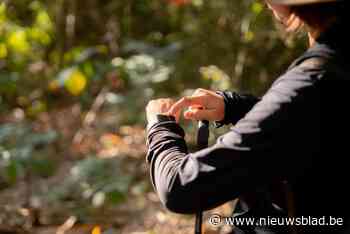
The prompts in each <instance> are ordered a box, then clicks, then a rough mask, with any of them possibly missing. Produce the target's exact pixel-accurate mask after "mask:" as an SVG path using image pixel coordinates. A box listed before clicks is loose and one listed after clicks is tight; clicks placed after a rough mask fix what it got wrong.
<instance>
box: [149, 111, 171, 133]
mask: <svg viewBox="0 0 350 234" xmlns="http://www.w3.org/2000/svg"><path fill="white" fill-rule="evenodd" d="M161 122H176V119H175V117H174V116H172V115H165V114H156V115H154V116H152V118H151V119H150V121H148V123H147V130H149V129H151V127H152V126H153V125H155V124H157V123H161Z"/></svg>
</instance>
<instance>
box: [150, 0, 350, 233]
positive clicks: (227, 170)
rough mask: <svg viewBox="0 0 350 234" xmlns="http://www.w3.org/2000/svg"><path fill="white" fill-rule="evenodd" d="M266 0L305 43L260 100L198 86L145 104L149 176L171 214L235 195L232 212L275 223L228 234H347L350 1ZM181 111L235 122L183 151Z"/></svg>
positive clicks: (188, 115)
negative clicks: (212, 139) (211, 140)
mask: <svg viewBox="0 0 350 234" xmlns="http://www.w3.org/2000/svg"><path fill="white" fill-rule="evenodd" d="M265 2H266V3H267V5H268V7H269V8H270V9H271V10H272V12H273V15H274V16H275V18H276V19H277V20H278V21H279V22H281V23H282V24H283V25H284V26H285V27H286V29H287V30H289V31H299V29H300V28H303V29H305V30H306V31H307V33H308V37H309V48H308V49H307V50H306V51H305V53H304V54H302V55H301V56H300V57H299V58H297V59H296V60H295V61H294V62H293V63H292V64H291V66H290V67H289V68H288V70H287V71H286V72H285V73H284V74H283V75H281V76H280V77H279V78H278V79H277V80H276V81H275V82H274V83H273V84H272V86H271V87H270V89H269V90H268V91H267V92H266V93H265V94H264V95H263V96H262V97H260V98H258V97H254V96H251V95H243V94H239V93H236V92H229V91H211V90H205V89H198V90H196V91H195V92H194V93H193V95H192V96H186V97H183V98H181V99H180V100H179V101H175V100H173V99H168V98H164V99H156V100H152V101H150V102H149V103H148V105H147V107H146V115H147V120H148V126H147V146H148V152H147V162H148V163H149V166H150V177H151V181H152V183H153V186H154V188H155V190H156V192H157V193H158V195H159V198H160V200H161V202H162V203H163V204H164V206H165V207H166V208H167V209H169V210H170V211H173V212H176V213H181V214H193V213H196V212H198V211H203V210H209V209H212V208H214V207H217V206H219V205H221V204H223V203H225V202H228V201H230V200H233V199H237V198H238V205H237V206H236V209H235V212H234V217H236V218H237V217H246V218H247V217H254V218H263V217H265V218H268V217H276V219H275V220H278V225H276V223H275V224H271V223H269V224H267V225H261V224H256V223H254V225H248V224H242V225H236V228H235V229H234V233H328V234H329V233H332V234H338V233H339V234H340V233H350V225H349V201H348V199H349V198H350V196H349V195H350V194H349V192H348V190H347V185H348V180H347V178H348V173H347V171H348V164H347V156H348V155H349V147H348V139H347V133H348V132H349V130H350V114H349V111H348V110H347V107H348V106H349V105H348V100H350V99H349V94H348V93H349V89H350V82H349V80H350V70H349V69H350V66H349V65H350V63H349V61H350V60H349V59H348V56H349V52H350V51H349V47H348V42H349V41H350V40H349V39H350V38H349V36H348V33H347V32H346V31H347V30H346V29H347V27H348V25H347V18H348V16H347V13H348V12H347V10H348V9H349V7H348V4H349V1H341V0H265ZM273 59H278V55H274V57H273ZM272 62H273V61H272ZM183 110H186V111H185V112H184V114H183V115H184V117H185V118H187V119H192V120H209V121H215V122H216V123H217V124H218V125H219V126H220V125H223V124H232V125H233V126H231V128H230V131H229V132H228V133H226V134H224V135H222V136H220V137H219V138H218V139H217V141H216V143H215V144H214V145H213V146H210V147H208V148H206V149H203V150H200V151H197V152H194V153H189V152H188V149H187V145H186V142H185V140H184V136H185V133H184V130H183V129H182V128H181V126H180V125H179V124H178V121H179V119H180V117H181V113H182V111H183ZM321 129H322V132H321ZM286 217H292V218H294V219H291V220H293V222H294V224H293V225H291V224H290V223H289V224H287V223H286V220H287V219H286ZM277 218H281V220H280V219H277ZM283 220H284V221H283ZM335 220H337V222H335Z"/></svg>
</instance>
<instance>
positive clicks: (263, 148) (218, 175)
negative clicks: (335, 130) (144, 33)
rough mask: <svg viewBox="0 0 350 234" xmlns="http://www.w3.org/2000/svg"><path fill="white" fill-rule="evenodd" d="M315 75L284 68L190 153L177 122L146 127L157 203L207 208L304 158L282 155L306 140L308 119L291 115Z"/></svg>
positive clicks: (309, 92)
mask: <svg viewBox="0 0 350 234" xmlns="http://www.w3.org/2000/svg"><path fill="white" fill-rule="evenodd" d="M319 76H320V73H319V71H309V72H306V71H301V70H300V69H298V68H296V69H293V70H291V71H289V72H288V73H286V74H285V75H284V76H282V77H281V78H279V79H278V80H277V82H275V83H274V84H273V86H272V87H271V88H270V90H269V91H268V92H267V93H266V94H265V95H264V96H263V97H262V99H261V100H260V101H259V102H258V103H257V104H256V105H255V106H254V107H253V108H252V109H251V110H250V111H249V112H248V113H247V114H246V115H245V117H244V118H243V119H241V120H240V121H239V122H238V123H237V124H236V125H235V126H234V127H232V128H231V131H229V132H228V133H227V134H225V135H223V136H221V137H219V138H218V139H217V141H216V143H215V144H214V145H213V146H211V147H209V148H207V149H204V150H201V151H198V152H195V153H189V152H188V150H187V147H186V142H185V140H184V131H183V129H182V128H181V127H180V126H179V125H178V124H176V123H175V122H172V121H169V122H162V123H158V124H155V125H154V126H153V127H152V128H151V129H150V130H149V131H148V138H147V144H148V147H149V149H148V153H147V161H148V163H149V164H150V172H151V180H152V183H153V186H154V188H155V190H156V191H157V193H158V195H159V197H160V200H161V201H162V203H163V204H164V205H165V206H166V207H167V208H168V209H169V210H171V211H173V212H176V213H185V214H186V213H188V214H189V213H195V212H196V211H198V210H207V209H212V208H214V207H216V206H218V205H220V204H223V203H225V202H227V201H229V200H232V199H235V198H237V197H238V196H239V195H241V194H242V193H244V192H250V191H253V190H254V188H256V187H257V186H259V185H264V184H268V183H269V182H270V181H272V180H274V179H276V178H277V177H279V176H281V175H282V174H283V173H284V172H285V171H284V170H285V169H286V167H285V166H284V165H286V164H287V167H288V169H289V168H293V165H299V164H298V160H306V159H301V157H298V156H295V157H289V156H287V154H288V151H290V152H292V151H297V150H299V149H303V148H305V147H304V145H303V144H304V143H305V142H310V141H307V139H305V137H307V135H308V134H304V133H307V132H308V129H305V126H308V123H306V124H300V123H295V122H294V121H293V120H292V119H291V115H292V114H293V112H295V111H298V106H299V105H303V104H304V103H305V101H306V100H307V99H309V98H310V97H313V96H314V95H315V92H316V91H315V90H316V83H317V82H318V78H319ZM305 121H308V120H305ZM295 133H297V134H298V135H295ZM281 136H283V137H281ZM291 138H293V139H291ZM303 150H304V149H303ZM293 155H298V154H295V152H293ZM287 158H288V159H287ZM288 160H289V161H288ZM303 164H307V161H303ZM302 170H303V169H302V168H301V167H300V168H298V170H291V171H299V172H300V171H302Z"/></svg>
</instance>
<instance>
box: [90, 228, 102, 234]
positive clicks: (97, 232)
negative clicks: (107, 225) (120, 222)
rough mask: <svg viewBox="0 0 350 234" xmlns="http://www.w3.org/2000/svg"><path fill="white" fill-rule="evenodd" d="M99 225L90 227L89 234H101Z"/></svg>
mask: <svg viewBox="0 0 350 234" xmlns="http://www.w3.org/2000/svg"><path fill="white" fill-rule="evenodd" d="M101 233H102V232H101V227H100V226H96V227H94V228H93V229H92V231H91V234H101Z"/></svg>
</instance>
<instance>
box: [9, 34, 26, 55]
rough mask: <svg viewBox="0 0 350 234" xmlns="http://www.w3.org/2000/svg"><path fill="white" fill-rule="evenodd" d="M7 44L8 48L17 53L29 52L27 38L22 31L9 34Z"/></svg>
mask: <svg viewBox="0 0 350 234" xmlns="http://www.w3.org/2000/svg"><path fill="white" fill-rule="evenodd" d="M7 43H8V45H9V47H10V48H11V49H12V50H13V51H15V52H17V53H21V54H27V53H29V51H30V44H29V42H28V37H27V34H26V31H25V30H23V29H19V30H16V31H14V32H12V33H10V35H9V37H8V38H7Z"/></svg>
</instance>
